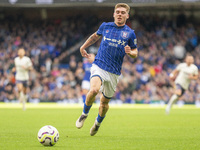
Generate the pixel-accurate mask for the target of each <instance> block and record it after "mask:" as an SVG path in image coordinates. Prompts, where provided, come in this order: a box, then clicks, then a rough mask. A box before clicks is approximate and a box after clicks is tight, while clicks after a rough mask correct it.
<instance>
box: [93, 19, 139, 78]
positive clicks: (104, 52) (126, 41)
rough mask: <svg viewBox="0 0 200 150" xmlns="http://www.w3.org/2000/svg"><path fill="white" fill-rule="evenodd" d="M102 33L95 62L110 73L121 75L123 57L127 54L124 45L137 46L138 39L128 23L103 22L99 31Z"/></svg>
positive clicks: (98, 33)
mask: <svg viewBox="0 0 200 150" xmlns="http://www.w3.org/2000/svg"><path fill="white" fill-rule="evenodd" d="M97 35H102V41H101V44H100V47H99V50H98V52H97V55H96V57H95V60H94V64H96V65H97V66H99V67H100V68H101V69H103V70H106V71H108V72H110V73H113V74H117V75H120V74H121V67H122V63H123V58H124V56H125V55H126V53H125V49H124V47H125V46H126V45H128V46H130V47H131V49H135V48H137V39H136V36H135V33H134V30H132V29H131V28H130V27H128V26H127V25H124V26H120V27H119V26H117V25H116V24H115V23H114V22H108V23H105V22H104V23H102V24H101V26H100V27H99V29H98V31H97Z"/></svg>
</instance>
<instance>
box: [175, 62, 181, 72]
mask: <svg viewBox="0 0 200 150" xmlns="http://www.w3.org/2000/svg"><path fill="white" fill-rule="evenodd" d="M182 66H183V64H182V63H180V64H179V65H178V66H177V67H176V70H178V71H180V70H181V68H182Z"/></svg>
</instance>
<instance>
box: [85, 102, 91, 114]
mask: <svg viewBox="0 0 200 150" xmlns="http://www.w3.org/2000/svg"><path fill="white" fill-rule="evenodd" d="M91 107H92V105H90V106H87V105H86V104H85V103H84V107H83V112H84V113H85V114H88V113H89V111H90V108H91Z"/></svg>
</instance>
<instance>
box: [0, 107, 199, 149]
mask: <svg viewBox="0 0 200 150" xmlns="http://www.w3.org/2000/svg"><path fill="white" fill-rule="evenodd" d="M27 107H28V108H27V110H26V111H23V110H22V109H21V106H20V105H19V104H3V103H1V104H0V149H2V150H43V149H45V150H199V149H200V108H196V107H195V106H183V107H182V108H178V107H175V108H173V109H172V111H171V114H170V115H165V111H164V110H165V109H164V106H162V107H160V106H158V107H152V106H150V105H123V106H120V107H116V106H111V107H110V110H109V111H108V113H107V116H106V118H105V119H104V121H103V123H102V126H101V127H100V128H99V132H98V133H97V134H96V135H95V136H93V137H92V136H90V134H89V131H90V128H91V126H92V125H93V123H94V119H95V117H96V116H97V114H98V106H97V105H94V107H92V109H91V111H90V114H89V116H88V118H87V120H86V121H85V124H84V127H83V128H82V129H77V128H76V127H75V122H76V120H77V118H78V117H79V115H80V114H81V112H82V108H81V106H77V105H72V106H69V105H58V104H37V105H34V104H28V105H27ZM44 125H52V126H54V127H56V128H57V129H58V131H59V134H60V139H59V141H58V143H57V144H56V145H55V146H53V147H44V146H43V145H41V144H40V143H39V142H38V140H37V133H38V131H39V129H40V128H41V127H42V126H44Z"/></svg>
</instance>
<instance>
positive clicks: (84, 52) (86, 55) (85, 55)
mask: <svg viewBox="0 0 200 150" xmlns="http://www.w3.org/2000/svg"><path fill="white" fill-rule="evenodd" d="M80 52H81V55H82V56H83V57H85V58H89V57H90V54H88V53H87V51H86V50H85V49H84V48H82V47H81V48H80Z"/></svg>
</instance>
